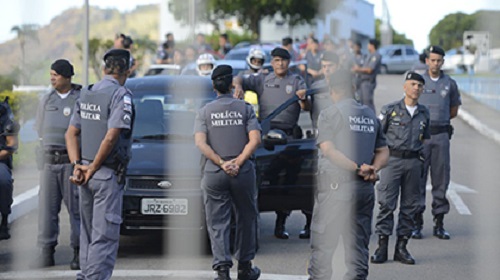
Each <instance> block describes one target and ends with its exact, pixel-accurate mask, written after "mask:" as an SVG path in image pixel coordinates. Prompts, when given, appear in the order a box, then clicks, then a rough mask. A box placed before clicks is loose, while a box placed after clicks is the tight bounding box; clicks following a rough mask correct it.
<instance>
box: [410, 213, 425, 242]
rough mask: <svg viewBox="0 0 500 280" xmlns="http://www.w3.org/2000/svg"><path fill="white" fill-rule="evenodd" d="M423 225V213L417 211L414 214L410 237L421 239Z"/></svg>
mask: <svg viewBox="0 0 500 280" xmlns="http://www.w3.org/2000/svg"><path fill="white" fill-rule="evenodd" d="M423 225H424V215H423V214H422V213H418V214H416V215H415V229H414V230H413V232H412V234H411V237H412V238H414V239H422V237H423V236H422V226H423Z"/></svg>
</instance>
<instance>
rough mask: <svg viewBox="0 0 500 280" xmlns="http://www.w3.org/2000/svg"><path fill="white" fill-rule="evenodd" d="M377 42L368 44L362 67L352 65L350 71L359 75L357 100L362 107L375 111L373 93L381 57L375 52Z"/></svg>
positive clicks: (374, 40) (373, 41) (372, 40)
mask: <svg viewBox="0 0 500 280" xmlns="http://www.w3.org/2000/svg"><path fill="white" fill-rule="evenodd" d="M378 44H379V42H378V41H377V40H376V39H371V40H370V42H369V43H368V55H367V56H366V58H365V59H364V61H363V65H362V66H358V65H354V66H353V68H352V71H353V72H354V73H357V74H359V79H360V84H359V89H358V94H359V96H358V98H359V101H361V103H362V104H363V105H366V106H368V107H370V108H371V109H372V110H373V112H376V111H375V103H374V93H375V87H376V86H377V75H378V73H379V72H380V65H381V59H382V57H381V56H380V54H379V53H378V52H377V49H378Z"/></svg>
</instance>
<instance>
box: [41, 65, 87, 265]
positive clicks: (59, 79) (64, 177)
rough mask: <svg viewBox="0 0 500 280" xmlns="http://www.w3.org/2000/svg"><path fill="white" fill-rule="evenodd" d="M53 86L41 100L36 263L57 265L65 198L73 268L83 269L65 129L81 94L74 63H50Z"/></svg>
mask: <svg viewBox="0 0 500 280" xmlns="http://www.w3.org/2000/svg"><path fill="white" fill-rule="evenodd" d="M50 69H51V70H50V82H51V84H52V87H53V90H52V91H51V92H50V93H49V94H47V95H45V96H44V97H43V98H42V100H41V101H40V103H39V106H38V111H37V117H36V124H35V126H36V130H37V132H38V136H39V138H40V141H41V142H40V144H41V151H40V153H39V159H38V160H39V161H40V163H41V166H40V167H41V170H42V172H41V180H40V191H39V194H38V199H39V202H38V204H39V209H38V242H37V243H38V247H39V248H40V255H39V256H37V257H36V259H35V260H34V263H33V266H34V267H47V266H54V264H55V262H54V249H55V246H56V245H57V237H58V235H59V212H60V210H61V202H62V201H64V204H66V208H67V209H68V213H69V222H70V225H71V235H70V241H71V242H70V245H71V247H72V248H73V260H72V261H71V263H70V268H71V269H74V270H76V269H80V264H79V248H80V206H79V204H78V189H77V187H76V186H75V185H74V184H72V183H71V182H70V181H69V180H68V178H69V176H70V175H71V174H72V173H73V167H72V166H71V164H70V161H69V157H68V151H67V150H66V142H65V140H64V133H65V132H66V129H67V128H68V125H69V120H70V118H71V114H72V112H73V108H74V107H75V103H76V100H77V99H78V98H79V97H80V89H81V86H80V85H76V84H72V83H71V77H72V76H73V75H74V74H75V73H74V71H73V65H71V64H70V62H69V61H67V60H65V59H59V60H56V61H55V62H54V63H52V65H51V67H50Z"/></svg>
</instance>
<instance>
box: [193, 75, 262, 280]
mask: <svg viewBox="0 0 500 280" xmlns="http://www.w3.org/2000/svg"><path fill="white" fill-rule="evenodd" d="M232 71H233V69H232V68H231V66H228V65H220V66H218V67H217V68H215V70H214V71H213V73H212V81H213V87H214V89H215V91H216V92H217V99H216V100H215V101H213V102H210V103H208V104H207V105H206V106H204V107H203V108H201V109H200V110H199V112H198V114H197V116H196V122H195V129H194V131H195V142H196V146H197V147H198V148H199V149H200V151H201V152H202V153H203V155H204V156H205V157H206V159H207V161H206V164H205V167H204V171H203V180H202V189H203V196H204V200H205V212H206V219H207V229H208V233H209V236H210V240H211V242H212V253H213V258H214V259H213V265H212V267H213V269H214V270H215V271H217V275H218V276H217V278H215V279H216V280H226V279H231V278H230V277H229V270H230V268H231V266H232V264H233V263H232V260H231V252H230V245H231V244H230V238H229V234H230V224H231V215H232V213H233V212H232V209H233V207H234V214H235V216H236V217H235V220H236V240H235V244H236V245H235V248H236V259H237V260H238V279H240V280H255V279H258V278H259V276H260V270H259V269H258V268H257V267H252V264H251V261H252V259H253V258H254V257H255V251H256V234H257V216H258V210H257V201H256V200H257V186H256V184H255V182H256V181H255V165H254V163H253V161H252V160H251V156H252V154H253V152H254V151H255V150H256V148H257V146H258V145H259V144H260V138H261V137H260V125H259V122H258V120H257V117H256V116H255V113H254V111H253V109H252V106H251V105H250V104H247V103H245V102H244V101H243V100H239V99H236V98H234V97H233V95H232V94H231V88H232V79H233V75H232Z"/></svg>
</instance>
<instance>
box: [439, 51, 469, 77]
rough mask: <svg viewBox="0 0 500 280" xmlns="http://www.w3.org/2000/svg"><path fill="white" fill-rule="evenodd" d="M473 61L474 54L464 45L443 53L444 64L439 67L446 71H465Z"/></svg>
mask: <svg viewBox="0 0 500 280" xmlns="http://www.w3.org/2000/svg"><path fill="white" fill-rule="evenodd" d="M474 63H475V56H474V54H472V53H470V52H469V51H468V50H466V49H465V48H464V47H460V48H456V49H451V50H449V51H447V52H446V53H445V56H444V64H443V67H442V68H441V69H442V70H443V71H444V72H447V73H464V72H467V71H468V69H470V68H471V67H472V66H473V65H474Z"/></svg>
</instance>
